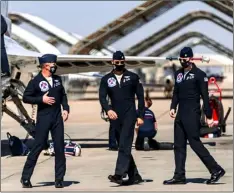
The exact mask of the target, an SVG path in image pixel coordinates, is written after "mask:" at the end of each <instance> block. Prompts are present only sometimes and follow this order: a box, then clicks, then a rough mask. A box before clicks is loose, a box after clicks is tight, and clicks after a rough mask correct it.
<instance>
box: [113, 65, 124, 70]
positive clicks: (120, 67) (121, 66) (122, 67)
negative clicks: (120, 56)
mask: <svg viewBox="0 0 234 193" xmlns="http://www.w3.org/2000/svg"><path fill="white" fill-rule="evenodd" d="M124 67H125V64H122V65H115V70H116V71H123V69H124Z"/></svg>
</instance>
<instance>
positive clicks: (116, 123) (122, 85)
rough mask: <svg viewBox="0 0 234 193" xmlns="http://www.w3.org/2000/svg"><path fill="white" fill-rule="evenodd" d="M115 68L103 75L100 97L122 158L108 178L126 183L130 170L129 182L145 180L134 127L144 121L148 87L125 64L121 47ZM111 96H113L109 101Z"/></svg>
mask: <svg viewBox="0 0 234 193" xmlns="http://www.w3.org/2000/svg"><path fill="white" fill-rule="evenodd" d="M112 62H113V64H114V65H115V69H114V70H112V71H111V72H110V73H108V74H106V75H105V76H104V77H102V79H101V84H100V88H99V100H100V104H101V106H102V108H103V109H104V110H105V112H106V113H107V115H108V117H109V118H110V122H111V123H110V124H111V126H112V127H113V128H114V129H115V130H116V131H117V133H116V134H117V136H116V138H117V141H118V146H119V150H118V158H117V163H116V169H115V175H110V176H109V177H108V179H109V180H110V181H111V182H114V183H117V184H123V177H124V176H125V174H126V173H127V174H128V177H129V180H128V182H127V183H128V184H136V183H140V182H142V178H141V176H140V174H139V173H138V170H137V167H136V164H135V162H134V159H133V156H132V154H131V150H132V142H133V137H134V128H135V124H136V122H137V124H138V125H142V124H143V123H144V121H143V115H144V90H143V87H142V84H141V82H140V80H139V77H138V75H137V74H135V73H133V72H130V71H128V70H127V69H126V68H125V64H124V63H125V56H124V54H123V53H122V52H121V51H116V52H115V53H114V54H113V61H112ZM135 95H137V98H138V115H137V112H136V105H135ZM107 96H108V97H109V98H110V100H111V106H110V105H109V104H108V101H107V99H106V98H107Z"/></svg>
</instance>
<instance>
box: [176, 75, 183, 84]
mask: <svg viewBox="0 0 234 193" xmlns="http://www.w3.org/2000/svg"><path fill="white" fill-rule="evenodd" d="M182 80H183V74H182V73H179V74H178V75H177V77H176V82H177V83H180V82H181V81H182Z"/></svg>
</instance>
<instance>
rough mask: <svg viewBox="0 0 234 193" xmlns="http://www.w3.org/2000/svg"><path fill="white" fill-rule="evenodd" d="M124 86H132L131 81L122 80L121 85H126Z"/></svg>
mask: <svg viewBox="0 0 234 193" xmlns="http://www.w3.org/2000/svg"><path fill="white" fill-rule="evenodd" d="M126 86H132V82H131V81H126V82H124V83H123V87H126Z"/></svg>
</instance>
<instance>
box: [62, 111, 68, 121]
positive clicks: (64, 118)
mask: <svg viewBox="0 0 234 193" xmlns="http://www.w3.org/2000/svg"><path fill="white" fill-rule="evenodd" d="M62 117H63V121H64V122H65V121H66V120H67V119H68V112H67V111H66V110H64V111H63V113H62Z"/></svg>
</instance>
